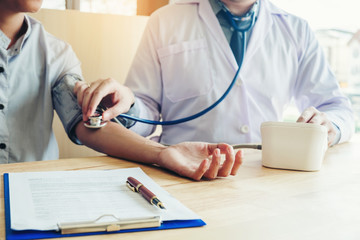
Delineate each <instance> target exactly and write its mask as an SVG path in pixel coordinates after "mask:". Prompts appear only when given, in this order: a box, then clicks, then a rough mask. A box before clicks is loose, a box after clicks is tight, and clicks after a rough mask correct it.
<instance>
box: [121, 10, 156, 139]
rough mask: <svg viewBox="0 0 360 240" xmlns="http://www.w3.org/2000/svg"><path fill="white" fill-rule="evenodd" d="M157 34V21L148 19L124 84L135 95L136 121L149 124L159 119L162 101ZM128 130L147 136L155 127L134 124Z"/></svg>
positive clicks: (151, 18)
mask: <svg viewBox="0 0 360 240" xmlns="http://www.w3.org/2000/svg"><path fill="white" fill-rule="evenodd" d="M158 30H159V29H158V24H157V18H156V17H154V16H152V17H150V19H149V22H148V24H147V26H146V28H145V31H144V34H143V37H142V40H141V41H140V44H139V47H138V50H137V53H136V55H135V58H134V61H133V63H132V66H131V67H130V70H129V74H128V76H127V79H126V82H125V85H126V86H128V87H129V88H130V89H132V91H133V92H134V93H135V96H136V105H137V108H138V110H139V117H140V118H144V119H150V120H159V119H160V107H161V98H162V81H161V69H160V63H159V59H158V56H157V45H158V44H159V40H158V36H159V33H158ZM130 129H131V130H133V131H134V132H136V133H138V134H140V135H142V136H148V135H150V134H151V133H152V132H153V131H154V130H155V126H153V125H148V124H143V123H139V122H137V123H136V124H135V125H134V126H133V127H131V128H130Z"/></svg>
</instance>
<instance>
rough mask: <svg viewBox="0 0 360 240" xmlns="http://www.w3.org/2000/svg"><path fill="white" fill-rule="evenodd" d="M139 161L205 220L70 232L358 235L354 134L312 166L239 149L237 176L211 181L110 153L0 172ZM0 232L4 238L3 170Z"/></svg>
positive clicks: (359, 147)
mask: <svg viewBox="0 0 360 240" xmlns="http://www.w3.org/2000/svg"><path fill="white" fill-rule="evenodd" d="M139 166H140V167H141V168H142V169H143V171H144V172H145V173H146V174H148V175H149V176H150V177H151V178H152V179H153V180H154V181H155V182H156V183H158V184H159V185H160V186H162V187H163V188H164V189H165V190H166V191H168V192H169V193H170V194H172V195H173V196H174V197H175V198H177V199H178V200H179V201H181V202H182V203H183V204H184V205H186V206H187V207H188V208H190V209H192V210H193V211H194V212H195V213H197V214H198V215H199V216H200V217H201V218H202V220H204V221H205V222H206V223H207V225H206V226H204V227H196V228H186V229H172V230H163V231H146V232H134V233H120V234H106V235H96V236H86V237H72V238H69V239H124V240H127V239H147V240H151V239H172V240H173V239H175V240H176V239H181V240H184V239H222V240H225V239H246V240H255V239H267V240H272V239H274V240H275V239H276V240H282V239H284V240H285V239H286V240H289V239H292V240H297V239H299V240H300V239H301V240H304V239H326V240H329V239H346V240H349V239H360V135H359V134H358V135H355V136H354V137H353V139H352V140H351V141H350V142H348V143H344V144H339V145H337V146H335V147H332V148H330V149H328V150H327V152H326V154H325V159H324V162H323V165H322V168H321V169H320V171H317V172H303V171H291V170H280V169H271V168H265V167H263V166H262V164H261V151H258V150H245V154H244V162H243V165H242V166H241V168H240V170H239V172H238V174H237V176H231V177H228V178H219V179H216V180H212V181H206V180H205V181H192V180H190V179H186V178H182V177H179V176H177V175H175V174H173V173H171V172H168V171H167V170H164V169H161V168H158V167H154V166H149V165H143V164H139V163H134V162H130V161H125V160H120V159H116V158H111V157H91V158H78V159H75V158H74V159H60V160H53V161H39V162H30V163H16V164H1V165H0V173H1V174H3V173H7V172H30V171H59V170H92V169H96V170H99V169H117V168H129V167H139ZM0 239H1V240H2V239H5V219H4V190H3V177H1V180H0ZM60 239H63V238H60Z"/></svg>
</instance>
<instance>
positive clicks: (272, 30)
mask: <svg viewBox="0 0 360 240" xmlns="http://www.w3.org/2000/svg"><path fill="white" fill-rule="evenodd" d="M224 9H225V10H228V11H230V12H231V13H232V15H235V16H242V17H244V19H245V21H244V22H243V23H242V24H243V25H244V24H249V23H248V22H247V21H248V20H246V19H249V18H248V16H254V17H255V19H254V20H255V24H254V26H253V27H252V28H251V29H250V30H249V31H248V32H247V33H246V35H245V39H246V40H247V42H248V44H247V46H246V51H245V54H244V57H243V63H242V67H241V71H240V74H239V76H238V78H237V80H236V84H235V85H234V87H233V89H232V90H231V91H230V93H229V95H228V96H227V97H226V98H225V99H224V101H223V102H221V103H220V104H219V105H218V106H217V107H216V108H214V109H213V110H211V111H210V112H208V113H207V114H205V115H203V116H202V117H200V118H197V119H195V120H193V121H190V122H185V123H182V124H177V125H171V126H163V131H162V134H161V136H160V142H162V143H166V144H175V143H178V142H181V141H185V140H187V141H189V140H192V141H195V140H196V141H199V140H202V141H205V140H206V141H210V142H219V141H220V142H221V141H223V142H227V143H232V144H235V143H250V142H260V141H261V135H260V124H261V123H262V122H264V121H281V120H282V114H283V111H284V109H285V108H286V107H287V106H288V104H289V103H290V102H291V100H294V102H295V103H296V106H297V107H298V109H299V110H300V112H302V113H301V115H300V116H299V118H298V122H309V123H313V124H321V125H324V126H325V127H326V128H327V129H328V144H329V145H334V144H336V143H339V142H344V141H347V140H349V139H350V137H351V135H352V134H353V131H354V127H353V126H354V123H353V116H352V110H351V107H350V103H349V100H348V99H347V98H346V97H345V96H344V95H343V94H342V93H341V91H340V88H339V86H338V83H337V81H336V79H335V76H334V74H333V73H332V71H331V70H330V68H329V65H328V64H327V62H326V59H325V56H324V54H323V52H322V49H321V47H320V45H319V43H318V41H317V40H316V38H315V35H314V33H313V32H312V31H311V29H310V27H309V25H308V24H307V22H306V21H304V20H303V19H300V18H298V17H296V16H294V15H291V14H289V13H286V12H284V11H283V10H281V9H280V8H278V7H276V6H275V5H273V4H272V3H271V2H270V1H268V0H258V1H256V0H221V1H220V0H179V1H177V2H176V3H175V4H170V5H168V6H166V7H164V8H161V9H159V10H158V11H156V12H155V13H154V14H153V15H152V16H151V17H150V19H149V23H148V25H147V27H146V30H145V33H144V35H143V39H142V41H141V43H140V45H139V48H138V51H137V54H136V56H135V59H134V62H133V65H132V67H131V69H130V72H129V75H128V77H127V81H126V84H125V85H126V86H127V87H129V88H130V89H132V90H133V91H134V93H135V96H136V100H135V104H134V106H133V107H134V108H136V109H137V110H138V111H139V116H140V117H142V118H146V119H155V120H158V119H160V116H161V117H162V119H163V120H174V119H178V118H182V117H187V116H189V115H192V114H194V113H197V112H199V111H200V110H203V109H204V108H206V107H207V106H210V105H211V104H212V103H214V102H215V101H216V100H217V99H219V97H221V96H222V94H223V93H224V92H225V91H226V89H227V88H228V86H229V85H230V82H231V81H232V79H233V77H234V75H235V73H236V71H237V69H238V66H239V61H241V59H242V58H241V54H242V52H241V49H240V52H239V50H234V49H232V48H231V47H232V46H233V44H232V38H233V34H235V33H234V27H233V26H232V25H231V23H230V21H229V19H228V18H227V16H228V15H226V14H225V15H224ZM235 32H236V31H235ZM240 37H241V38H242V41H244V34H240ZM240 41H241V40H240ZM239 59H240V60H239ZM104 85H107V86H108V88H111V89H119V92H120V88H119V87H116V88H114V86H116V85H117V83H115V82H111V81H108V82H106V83H104ZM110 86H112V87H110ZM77 89H81V87H80V86H78V87H77ZM101 89H105V87H103V88H100V89H98V90H97V92H101ZM112 91H114V90H112ZM79 92H81V91H79ZM92 94H93V93H92V92H88V93H87V94H85V95H86V96H87V97H85V98H83V99H84V103H85V104H84V105H83V106H85V109H88V106H90V107H91V106H92V107H93V106H96V104H97V103H99V102H100V99H101V98H100V96H99V95H98V96H97V97H96V98H93V97H92ZM102 94H103V95H102V96H105V95H106V94H107V91H103V92H102ZM126 94H128V95H127V96H128V97H129V96H131V94H130V93H129V92H127V93H126ZM120 95H121V94H120ZM94 99H95V100H94ZM124 104H125V103H124ZM118 105H121V104H120V103H118ZM126 106H127V107H130V104H127V105H126ZM84 112H86V111H85V110H84ZM112 116H115V114H113V115H108V116H107V117H109V118H110V117H112ZM132 130H134V131H136V132H137V133H140V134H142V135H144V136H146V135H149V134H151V133H152V132H153V131H154V126H151V125H146V124H142V123H136V124H135V125H134V126H133V127H132Z"/></svg>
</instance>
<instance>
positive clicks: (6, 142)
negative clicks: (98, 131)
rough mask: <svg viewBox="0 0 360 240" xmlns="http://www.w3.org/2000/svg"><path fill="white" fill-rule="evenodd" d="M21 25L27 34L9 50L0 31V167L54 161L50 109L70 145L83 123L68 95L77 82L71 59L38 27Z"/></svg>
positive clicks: (76, 66)
mask: <svg viewBox="0 0 360 240" xmlns="http://www.w3.org/2000/svg"><path fill="white" fill-rule="evenodd" d="M25 21H26V23H27V26H28V28H27V31H26V33H25V34H24V35H23V37H21V39H19V40H18V41H17V42H16V44H15V45H13V46H12V47H11V48H10V49H7V48H8V46H9V44H10V39H9V38H8V37H7V36H6V35H5V34H4V33H3V32H2V31H1V30H0V163H15V162H28V161H36V160H50V159H57V158H58V146H57V142H56V139H55V136H54V133H53V131H52V122H53V116H54V109H55V110H56V111H57V113H58V115H59V117H60V119H61V121H62V123H63V125H64V128H65V130H66V132H67V133H68V135H69V137H70V138H71V139H72V140H73V141H74V142H77V139H76V137H75V135H74V133H73V128H74V126H75V125H76V124H77V123H78V122H79V121H81V119H82V116H81V109H80V108H79V106H78V104H77V101H76V98H75V96H74V95H73V94H72V87H73V85H74V82H75V81H77V80H79V79H80V78H81V77H80V76H81V69H80V62H79V60H78V59H77V57H76V55H75V53H74V52H73V50H72V49H71V47H70V46H69V45H68V44H66V43H65V42H63V41H61V40H59V39H57V38H55V37H54V36H52V35H50V34H49V33H47V32H46V31H45V30H44V28H43V26H42V25H41V24H40V23H39V22H38V21H36V20H34V19H32V18H31V17H28V16H26V17H25Z"/></svg>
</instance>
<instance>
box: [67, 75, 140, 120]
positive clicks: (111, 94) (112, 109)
mask: <svg viewBox="0 0 360 240" xmlns="http://www.w3.org/2000/svg"><path fill="white" fill-rule="evenodd" d="M74 94H75V95H76V97H77V100H78V103H79V105H80V106H81V108H82V113H83V120H84V121H87V120H88V118H89V117H90V116H92V115H94V113H95V110H96V108H97V106H98V105H99V104H100V103H101V105H102V106H103V107H105V108H106V109H107V110H106V111H105V112H104V113H103V115H102V117H103V120H104V121H108V120H110V119H112V118H114V117H116V116H118V115H119V114H121V113H125V112H127V111H129V109H130V107H131V105H132V104H133V103H134V101H135V97H134V94H133V93H132V91H131V90H130V89H129V88H128V87H125V86H124V85H122V84H120V83H119V82H117V81H116V80H115V79H112V78H108V79H100V80H97V81H95V82H92V83H91V84H90V85H89V84H88V83H86V82H84V81H78V82H76V84H75V87H74Z"/></svg>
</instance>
